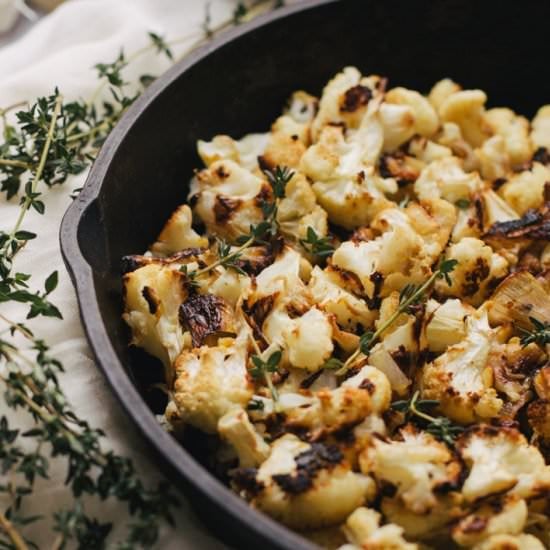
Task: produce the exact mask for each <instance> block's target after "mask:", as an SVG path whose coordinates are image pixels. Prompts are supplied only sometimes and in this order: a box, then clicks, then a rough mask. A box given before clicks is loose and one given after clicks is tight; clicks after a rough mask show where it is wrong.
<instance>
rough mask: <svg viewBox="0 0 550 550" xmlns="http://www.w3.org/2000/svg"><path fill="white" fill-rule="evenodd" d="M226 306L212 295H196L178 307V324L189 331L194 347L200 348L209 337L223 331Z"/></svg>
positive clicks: (220, 299)
mask: <svg viewBox="0 0 550 550" xmlns="http://www.w3.org/2000/svg"><path fill="white" fill-rule="evenodd" d="M226 309H227V304H226V302H225V300H224V299H223V298H220V297H219V296H215V295H213V294H196V295H192V296H190V297H189V299H188V300H187V301H185V302H184V303H183V304H181V306H180V322H181V324H182V325H183V326H185V327H187V328H188V329H189V332H190V333H191V340H192V342H193V346H194V347H200V346H201V345H202V343H203V342H204V340H205V339H206V338H207V337H208V336H209V335H210V334H215V333H216V332H219V331H220V330H222V329H223V312H224V310H226Z"/></svg>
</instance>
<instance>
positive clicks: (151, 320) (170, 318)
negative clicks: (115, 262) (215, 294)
mask: <svg viewBox="0 0 550 550" xmlns="http://www.w3.org/2000/svg"><path fill="white" fill-rule="evenodd" d="M123 283H124V301H125V307H124V315H123V316H122V317H123V319H124V320H125V321H126V323H127V324H128V325H129V326H130V328H131V329H132V342H131V343H132V344H133V345H134V346H138V347H140V348H143V349H144V350H145V351H146V352H148V353H150V354H151V355H153V356H155V357H158V358H159V359H160V360H161V361H162V362H163V363H164V367H165V370H166V374H167V378H168V379H169V378H170V376H169V374H170V366H171V364H172V362H173V361H174V359H176V357H177V356H178V355H179V353H180V352H181V350H182V348H183V346H184V335H183V330H182V327H181V325H180V322H179V308H180V305H181V304H182V303H183V302H184V301H185V300H186V299H187V291H186V289H185V277H184V275H183V273H180V272H179V271H177V270H174V269H170V268H169V267H166V266H164V265H162V264H158V263H150V264H148V265H145V266H143V267H140V268H139V269H136V270H135V271H132V272H130V273H126V275H124V279H123Z"/></svg>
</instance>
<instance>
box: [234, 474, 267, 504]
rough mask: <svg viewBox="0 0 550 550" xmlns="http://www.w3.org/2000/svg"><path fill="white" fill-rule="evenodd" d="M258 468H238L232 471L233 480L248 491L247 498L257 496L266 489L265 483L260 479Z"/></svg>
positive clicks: (242, 489) (237, 485)
mask: <svg viewBox="0 0 550 550" xmlns="http://www.w3.org/2000/svg"><path fill="white" fill-rule="evenodd" d="M257 473H258V469H257V468H237V469H236V470H233V472H232V473H231V481H232V482H233V484H234V485H235V486H236V487H237V488H238V489H239V490H240V491H244V492H245V493H246V496H247V498H249V499H250V498H252V497H255V496H256V495H258V494H260V493H261V492H262V490H263V489H264V484H263V483H262V482H261V481H258V479H257V478H256V474H257Z"/></svg>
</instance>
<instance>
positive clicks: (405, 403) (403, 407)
mask: <svg viewBox="0 0 550 550" xmlns="http://www.w3.org/2000/svg"><path fill="white" fill-rule="evenodd" d="M419 396H420V392H419V391H416V392H414V394H413V396H412V397H411V398H410V399H408V400H402V401H394V402H393V403H392V405H391V407H392V409H393V410H395V411H399V412H401V413H403V414H404V415H405V418H406V419H407V420H408V419H409V418H410V417H417V418H421V419H422V420H425V421H426V422H427V425H426V427H425V428H424V429H425V430H426V431H427V432H428V433H430V434H431V435H433V436H434V437H435V438H437V439H440V440H441V441H444V442H445V443H447V445H450V446H452V445H454V440H455V438H456V437H457V435H459V434H461V433H462V432H463V431H464V428H463V427H462V426H457V425H456V424H453V423H452V422H451V421H450V420H449V419H448V418H447V417H445V416H437V417H436V416H431V415H430V414H428V413H427V412H426V411H425V410H422V409H426V408H428V409H429V408H431V407H435V406H437V405H439V401H437V400H435V399H419Z"/></svg>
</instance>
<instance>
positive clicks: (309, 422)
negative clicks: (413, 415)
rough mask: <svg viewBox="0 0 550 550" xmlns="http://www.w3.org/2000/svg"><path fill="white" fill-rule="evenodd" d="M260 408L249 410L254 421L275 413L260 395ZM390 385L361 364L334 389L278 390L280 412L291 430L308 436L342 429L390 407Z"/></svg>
mask: <svg viewBox="0 0 550 550" xmlns="http://www.w3.org/2000/svg"><path fill="white" fill-rule="evenodd" d="M260 400H261V401H262V404H263V405H262V408H261V410H258V411H254V412H252V413H251V415H252V417H253V419H254V421H260V420H265V419H266V418H267V417H269V416H270V415H271V414H272V413H273V412H274V406H273V401H272V400H271V399H267V398H260ZM390 401H391V387H390V383H389V381H388V379H387V377H386V376H385V375H384V373H382V372H381V371H380V370H378V369H376V368H374V367H371V366H365V367H363V368H362V369H361V370H360V371H359V372H358V373H357V374H356V375H354V376H352V377H351V378H348V379H347V380H346V381H345V382H343V383H342V384H341V385H340V386H339V387H337V388H335V389H328V388H325V389H320V390H318V391H314V392H311V394H310V395H304V394H303V393H302V394H298V393H281V395H280V400H279V411H280V413H281V414H283V415H284V422H283V423H284V425H285V426H286V427H287V428H288V429H291V430H299V431H301V432H303V431H304V430H307V433H308V434H309V437H310V438H319V437H321V436H323V435H328V434H331V433H334V432H338V431H342V430H344V429H345V428H350V427H352V426H355V425H357V424H359V423H361V422H363V421H364V420H365V419H366V418H367V417H370V416H371V415H374V416H377V415H379V414H382V413H383V412H384V411H386V410H387V409H388V408H389V406H390Z"/></svg>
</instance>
